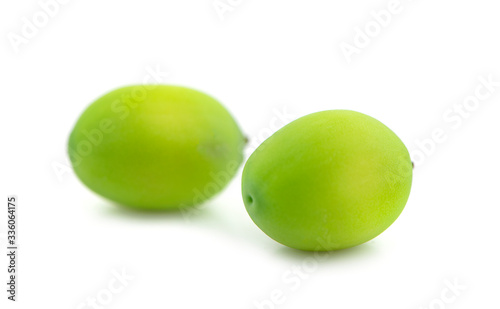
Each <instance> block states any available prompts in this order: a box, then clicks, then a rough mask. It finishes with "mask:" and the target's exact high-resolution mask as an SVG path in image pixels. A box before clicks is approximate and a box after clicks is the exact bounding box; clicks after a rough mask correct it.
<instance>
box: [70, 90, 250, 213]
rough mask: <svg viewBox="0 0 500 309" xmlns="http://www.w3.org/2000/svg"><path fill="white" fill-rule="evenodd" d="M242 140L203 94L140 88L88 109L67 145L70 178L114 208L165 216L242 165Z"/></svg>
mask: <svg viewBox="0 0 500 309" xmlns="http://www.w3.org/2000/svg"><path fill="white" fill-rule="evenodd" d="M244 144H245V139H244V136H243V134H242V133H241V131H240V129H239V127H238V125H237V124H236V122H235V121H234V119H233V118H232V117H231V115H230V114H229V113H228V111H227V110H226V109H225V108H224V107H223V106H222V105H221V104H220V103H219V102H217V101H216V100H215V99H213V98H211V97H210V96H208V95H206V94H203V93H201V92H198V91H195V90H192V89H188V88H183V87H176V86H165V85H162V86H159V85H149V86H144V85H139V86H130V87H124V88H120V89H117V90H115V91H112V92H110V93H108V94H106V95H104V96H103V97H101V98H100V99H98V100H97V101H95V102H94V103H93V104H92V105H90V106H89V107H88V108H87V110H86V111H85V112H84V113H83V115H82V116H81V117H80V119H79V120H78V122H77V123H76V125H75V127H74V129H73V132H72V133H71V136H70V138H69V147H68V148H69V156H70V159H71V163H72V165H73V168H74V170H75V173H76V175H77V176H78V177H79V178H80V180H81V181H82V182H83V183H84V184H85V185H87V186H88V187H89V188H90V189H91V190H93V191H94V192H96V193H98V194H100V195H102V196H103V197H106V198H108V199H110V200H112V201H115V202H117V203H119V204H122V205H126V206H130V207H134V208H139V209H152V210H163V209H171V208H182V207H185V206H190V205H196V204H200V203H202V202H204V201H205V200H207V199H208V198H210V197H212V196H213V195H215V194H217V193H218V192H220V191H221V190H222V189H223V188H224V187H225V186H226V185H227V183H228V182H229V181H230V180H231V178H232V177H233V176H234V175H235V174H236V171H237V169H238V167H239V165H240V164H241V162H242V160H243V147H244Z"/></svg>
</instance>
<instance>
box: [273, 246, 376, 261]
mask: <svg viewBox="0 0 500 309" xmlns="http://www.w3.org/2000/svg"><path fill="white" fill-rule="evenodd" d="M377 251H378V250H377V246H376V244H374V243H373V242H372V241H370V242H367V243H364V244H361V245H359V246H356V247H352V248H347V249H342V250H336V251H302V250H298V249H293V248H289V247H286V246H281V247H280V248H278V249H277V250H276V254H277V255H279V256H282V257H284V258H287V259H289V260H292V261H293V262H301V261H304V260H305V259H308V258H312V259H315V260H317V261H318V262H329V261H342V260H349V261H351V260H353V259H358V258H369V257H371V256H373V255H374V254H376V253H377Z"/></svg>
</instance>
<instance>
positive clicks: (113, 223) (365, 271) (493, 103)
mask: <svg viewBox="0 0 500 309" xmlns="http://www.w3.org/2000/svg"><path fill="white" fill-rule="evenodd" d="M42 1H43V2H46V1H48V0H42ZM223 3H226V2H225V1H223ZM229 3H231V1H230V2H229ZM232 3H233V4H234V8H233V10H232V11H230V12H227V13H226V14H225V15H223V17H224V19H221V18H220V16H219V15H218V13H217V11H216V10H215V9H214V7H213V2H212V0H203V1H201V0H198V1H194V0H193V1H185V0H176V1H173V0H165V1H153V0H141V1H138V0H137V1H130V0H120V1H118V0H111V1H97V0H86V1H81V0H70V1H67V4H64V5H60V6H59V9H58V11H57V12H56V13H55V14H52V15H53V16H52V17H50V18H49V19H48V20H47V22H46V25H45V26H43V27H40V28H39V29H38V32H37V33H36V34H35V35H33V37H30V38H28V39H26V41H27V42H24V43H22V44H21V45H20V46H17V47H18V48H17V49H18V50H16V48H15V46H14V45H12V44H11V40H10V39H9V38H12V35H13V34H15V35H22V32H21V31H22V28H23V25H24V24H25V21H24V20H23V18H24V17H26V18H27V19H28V20H32V18H33V16H34V15H35V16H38V17H40V16H41V17H43V16H42V15H36V14H39V13H38V12H41V8H40V4H39V3H38V2H37V1H32V0H30V1H2V2H1V4H0V26H1V27H0V30H1V33H0V35H1V37H0V39H1V40H0V53H1V54H0V85H1V86H0V89H1V96H0V97H1V103H0V106H1V113H0V117H1V119H0V123H1V136H2V140H1V145H2V148H1V149H2V151H1V155H0V156H1V164H2V165H1V166H2V169H1V175H2V178H1V187H0V188H1V189H0V197H1V198H2V199H3V200H4V202H2V204H4V206H3V207H2V209H4V210H2V211H1V214H0V219H1V222H2V224H1V225H0V227H1V230H0V232H1V236H2V239H1V240H0V241H1V245H2V248H5V245H6V241H5V232H6V224H5V222H6V210H5V208H6V204H7V202H6V197H7V195H9V194H16V195H18V197H19V208H20V209H19V215H20V223H19V244H20V248H21V250H20V257H19V261H18V262H19V271H20V273H19V286H18V289H19V295H18V297H19V302H18V303H16V304H12V303H11V302H7V301H6V298H7V295H6V293H5V292H4V290H6V284H4V282H5V281H6V279H7V273H6V266H7V259H6V256H5V254H4V253H2V255H1V257H0V273H1V282H2V289H1V290H2V292H1V293H0V294H1V303H2V305H1V306H2V308H5V307H4V304H5V303H7V305H8V306H7V308H17V307H19V308H65V309H67V308H91V307H88V306H87V305H86V302H87V299H88V298H92V297H101V298H102V297H104V298H105V295H106V293H109V291H108V292H107V286H108V283H110V282H113V280H114V279H113V278H114V275H113V272H114V271H115V272H116V271H118V272H121V271H122V270H123V269H125V271H126V272H127V274H128V275H129V276H132V277H133V279H131V280H130V281H128V282H127V286H125V287H124V288H123V289H122V290H121V291H120V292H117V293H115V294H112V299H111V300H110V302H109V304H106V305H105V306H102V308H121V309H127V308H259V307H258V305H257V303H259V304H261V308H265V309H272V308H289V309H292V308H344V309H348V308H384V309H388V308H389V309H391V308H394V309H396V308H397V309H403V308H408V309H412V308H416V309H418V308H455V309H460V308H498V307H499V306H500V300H499V298H498V291H499V289H500V266H499V265H498V261H500V252H499V250H498V247H499V240H498V238H499V236H500V225H499V223H498V222H499V220H498V218H499V215H500V210H499V206H500V201H499V197H498V192H499V190H500V188H499V185H500V181H499V179H498V175H499V174H500V146H499V142H500V140H499V133H500V122H499V121H498V117H499V116H498V115H499V113H500V104H499V103H500V102H499V101H500V95H498V93H500V87H498V86H497V87H496V88H494V89H493V92H494V93H493V94H492V95H491V97H489V98H488V99H484V100H480V102H479V104H477V105H476V106H474V105H467V107H468V108H469V111H467V112H466V113H464V114H463V116H459V118H458V119H457V118H456V115H457V114H456V113H455V112H454V111H453V110H451V111H450V109H453V108H454V106H455V108H457V109H460V108H463V106H464V105H463V104H464V100H466V98H468V97H469V96H471V95H472V96H473V95H474V94H475V90H476V88H477V87H478V86H479V85H481V83H480V81H479V78H480V77H483V78H485V79H487V78H488V76H490V75H491V76H492V78H493V79H496V80H500V43H499V41H500V36H499V30H500V18H499V15H498V13H499V12H500V6H499V4H498V1H492V0H474V1H472V0H470V1H465V0H464V1H457V0H454V1H452V0H447V1H430V0H413V1H410V0H401V2H400V10H402V11H400V12H399V13H398V14H393V15H392V18H391V20H390V22H388V24H387V25H386V26H385V27H382V28H381V29H380V31H379V34H376V35H375V34H373V33H371V34H372V38H371V40H370V42H369V43H368V44H366V45H367V46H365V47H361V48H359V50H358V54H354V55H352V59H351V60H352V61H351V62H348V61H347V59H346V57H345V56H344V54H343V52H342V50H341V47H340V46H341V44H342V42H345V43H346V44H352V45H354V37H355V35H356V31H357V30H356V29H357V28H360V29H364V28H365V26H366V25H367V24H368V25H371V26H372V27H374V28H372V30H373V31H375V30H377V29H376V26H374V25H373V24H370V23H371V22H372V21H373V20H374V17H373V16H372V15H371V14H370V12H372V11H376V12H378V11H380V10H382V9H387V7H388V5H389V3H390V1H387V0H376V1H373V0H372V1H368V0H363V1H332V0H328V1H327V0H324V1H319V0H311V1H290V0H287V1H285V0H275V1H263V0H242V1H240V2H238V1H234V0H233V1H232ZM42 12H43V11H42ZM41 20H42V22H43V18H42V19H41ZM358 43H359V42H358ZM358 46H361V45H359V44H358ZM151 69H161V70H162V72H168V73H169V74H168V76H167V77H165V76H163V75H162V78H163V79H162V82H163V83H167V84H180V85H185V86H189V87H194V88H196V89H200V90H202V91H205V92H207V93H209V94H211V95H213V96H215V97H216V98H218V99H219V100H220V101H221V102H222V103H223V104H224V105H225V106H226V107H227V108H228V109H229V110H230V111H231V113H232V114H233V115H234V117H235V118H236V119H237V121H238V122H239V124H240V125H241V127H242V128H243V129H244V131H245V133H246V134H247V135H248V136H249V137H250V138H251V141H252V143H254V144H258V143H259V142H261V141H262V140H263V139H264V138H265V137H266V136H267V135H268V134H269V132H270V131H275V130H276V129H277V127H278V126H282V125H284V124H285V123H286V122H289V121H290V120H292V119H294V118H297V117H300V116H303V115H306V114H308V113H312V112H316V111H319V110H326V109H340V108H341V109H352V110H356V111H360V112H363V113H366V114H368V115H371V116H373V117H375V118H377V119H379V120H380V121H382V122H384V123H385V124H386V125H388V126H389V127H390V128H392V129H393V130H394V131H395V132H396V133H397V134H398V135H399V136H400V137H401V139H402V140H403V141H404V142H405V143H406V145H407V146H408V148H409V149H410V152H411V153H412V155H413V156H414V160H415V161H418V165H417V167H416V170H415V175H414V185H413V189H412V194H411V197H410V200H409V202H408V204H407V206H406V209H405V211H404V212H403V214H402V215H401V217H400V218H399V219H398V220H397V222H396V223H395V224H393V226H392V227H390V228H389V229H388V230H387V231H386V232H385V233H383V234H382V235H381V236H379V237H378V238H376V239H375V240H373V241H370V242H369V243H367V244H364V245H362V246H359V247H356V248H354V249H350V250H344V251H339V252H332V253H330V254H328V255H326V256H324V257H323V258H322V259H318V258H316V256H315V255H314V254H310V253H302V252H298V251H295V250H292V249H289V248H286V247H283V246H282V245H279V244H277V243H275V242H274V241H273V240H271V239H270V238H268V237H267V236H266V235H265V234H264V233H262V232H261V231H260V230H259V229H258V228H257V227H256V226H255V225H254V224H253V223H252V221H251V220H250V218H249V217H248V215H247V213H246V211H245V209H244V206H243V202H242V200H241V197H240V175H238V176H237V177H235V179H234V180H233V182H232V183H231V185H230V186H229V187H228V188H227V189H226V190H225V191H224V193H223V194H221V195H219V196H218V197H217V198H215V199H213V200H211V201H210V202H209V203H208V204H206V205H204V206H203V207H201V209H199V211H197V212H195V213H193V214H191V215H188V216H185V215H182V214H178V215H172V214H163V215H162V214H160V215H158V214H154V215H146V214H145V215H137V214H131V213H128V212H125V211H123V210H121V209H119V208H116V207H114V206H112V205H110V204H109V203H108V202H106V201H104V200H103V199H101V198H100V197H98V196H96V195H95V194H93V193H92V192H90V191H89V190H87V189H86V188H85V187H84V186H83V185H82V184H81V183H80V182H79V181H78V180H77V179H76V178H75V176H74V175H73V173H72V172H69V171H68V168H67V164H68V161H67V157H66V149H65V147H66V141H67V138H68V135H69V132H70V130H71V129H72V126H73V124H74V123H75V121H76V119H77V118H78V116H79V115H80V113H81V112H82V111H83V110H84V109H85V108H86V106H88V104H90V103H91V102H92V101H93V100H95V99H96V98H97V97H99V96H101V95H102V94H104V93H106V92H108V91H110V90H112V89H114V88H116V87H119V86H123V85H128V84H136V83H141V82H142V81H143V79H144V78H145V77H146V76H148V71H150V70H151ZM467 100H468V102H469V103H470V102H474V101H473V99H472V98H470V97H469V98H468V99H467ZM473 109H474V110H473ZM283 113H284V114H293V115H294V116H293V117H290V116H288V117H282V118H283V119H282V118H278V116H277V114H283ZM446 115H448V116H449V117H452V116H453V117H455V118H453V119H455V120H454V121H451V120H450V119H448V120H446V119H445V118H444V117H446ZM459 121H460V123H459ZM436 130H438V132H439V130H441V134H443V132H444V134H445V135H446V138H444V139H443V138H440V139H438V141H437V142H436V143H435V145H434V146H433V145H432V144H430V143H429V141H428V139H429V138H431V137H432V135H433V132H435V131H436ZM434 134H438V133H434ZM423 140H427V142H426V143H425V147H426V149H427V150H426V153H425V154H424V152H422V150H421V148H422V146H419V142H421V143H422V141H423ZM433 144H434V142H433ZM419 151H420V152H419ZM247 152H250V151H247ZM1 252H4V249H1ZM457 283H458V285H459V286H460V287H459V288H458V290H456V291H452V290H449V285H453V284H457ZM117 286H118V285H117ZM280 294H282V295H281V297H276V295H280ZM273 295H274V296H275V297H274V298H273ZM270 300H274V301H277V302H279V304H272V303H270ZM16 305H17V306H16ZM101 305H102V303H101Z"/></svg>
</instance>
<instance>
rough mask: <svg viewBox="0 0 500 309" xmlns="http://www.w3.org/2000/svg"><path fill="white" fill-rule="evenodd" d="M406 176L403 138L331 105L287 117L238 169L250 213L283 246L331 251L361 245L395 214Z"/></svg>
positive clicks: (404, 199) (405, 191)
mask: <svg viewBox="0 0 500 309" xmlns="http://www.w3.org/2000/svg"><path fill="white" fill-rule="evenodd" d="M411 183H412V162H411V159H410V156H409V153H408V150H407V149H406V147H405V145H404V144H403V143H402V141H401V140H400V139H399V138H398V137H397V136H396V134H394V133H393V132H392V131H391V130H390V129H389V128H387V127H386V126H385V125H384V124H382V123H381V122H379V121H378V120H376V119H374V118H372V117H369V116H367V115H364V114H361V113H358V112H353V111H347V110H332V111H323V112H318V113H314V114H311V115H308V116H305V117H302V118H300V119H297V120H295V121H293V122H292V123H290V124H288V125H287V126H285V127H284V128H282V129H281V130H279V131H277V132H276V133H275V134H274V135H272V136H271V137H270V138H268V139H267V140H266V141H265V142H264V143H262V145H261V146H260V147H259V148H257V150H256V151H255V152H254V153H253V154H252V155H251V157H250V158H249V160H248V162H247V163H246V165H245V168H244V170H243V179H242V194H243V200H244V203H245V207H246V209H247V211H248V214H249V215H250V217H251V218H252V220H253V221H254V222H255V224H257V226H258V227H259V228H260V229H261V230H262V231H264V232H265V233H266V234H267V235H268V236H270V237H271V238H273V239H274V240H276V241H278V242H280V243H281V244H284V245H286V246H289V247H292V248H296V249H301V250H308V251H329V250H338V249H344V248H349V247H353V246H356V245H359V244H362V243H364V242H366V241H368V240H370V239H372V238H374V237H376V236H377V235H379V234H380V233H382V232H383V231H384V230H385V229H387V228H388V227H389V226H390V225H391V224H392V223H393V222H394V221H395V220H396V219H397V218H398V216H399V215H400V213H401V212H402V211H403V208H404V206H405V204H406V202H407V200H408V197H409V194H410V188H411Z"/></svg>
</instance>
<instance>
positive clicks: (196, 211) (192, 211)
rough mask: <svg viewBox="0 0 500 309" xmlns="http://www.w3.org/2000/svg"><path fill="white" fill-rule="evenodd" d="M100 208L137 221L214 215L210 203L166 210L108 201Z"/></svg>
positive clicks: (178, 219)
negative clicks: (147, 208)
mask: <svg viewBox="0 0 500 309" xmlns="http://www.w3.org/2000/svg"><path fill="white" fill-rule="evenodd" d="M100 208H101V209H102V210H101V212H102V213H103V214H104V215H105V216H109V217H118V218H124V219H128V220H137V221H145V220H152V221H164V220H177V221H196V220H206V219H212V218H213V217H214V214H213V212H212V211H211V208H213V207H212V205H211V203H207V204H204V205H203V206H201V207H191V208H185V209H167V210H141V209H136V208H132V207H127V206H123V205H119V204H114V203H108V204H106V205H104V206H103V207H100Z"/></svg>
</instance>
